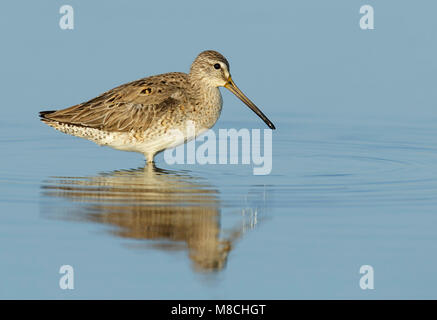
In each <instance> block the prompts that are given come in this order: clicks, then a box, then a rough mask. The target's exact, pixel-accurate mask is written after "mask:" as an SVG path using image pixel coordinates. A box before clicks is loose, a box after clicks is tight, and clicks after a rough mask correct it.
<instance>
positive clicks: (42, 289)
mask: <svg viewBox="0 0 437 320" xmlns="http://www.w3.org/2000/svg"><path fill="white" fill-rule="evenodd" d="M20 3H21V4H22V1H18V2H17V4H15V3H14V4H12V3H10V4H8V10H2V13H0V14H2V19H0V21H1V22H0V23H8V24H7V26H8V27H7V28H6V25H3V27H2V28H0V30H2V31H1V32H2V35H3V36H2V39H3V41H4V43H5V46H4V50H3V51H2V53H1V61H2V62H4V66H3V67H2V77H1V79H0V85H1V87H2V88H5V90H4V92H2V102H1V104H2V117H1V118H0V150H1V160H0V297H1V298H38V299H47V298H55V299H62V298H67V299H75V298H118V299H126V298H141V299H142V298H144V299H190V298H199V299H211V298H213V299H221V298H224V299H234V298H240V299H242V298H245V299H251V298H253V299H274V298H278V299H292V298H298V299H299V298H333V299H337V298H357V299H368V298H371V299H378V298H436V294H435V288H436V287H437V278H436V276H435V270H436V269H437V258H436V255H435V252H436V249H437V232H436V226H437V216H436V211H437V210H436V209H437V127H436V121H437V113H436V111H435V106H436V101H437V91H436V90H435V74H436V71H437V64H436V62H435V57H436V56H437V46H436V44H435V41H434V40H433V39H434V36H435V30H436V28H437V25H436V21H435V19H434V16H433V12H435V9H436V8H435V5H429V6H425V5H423V4H421V5H419V4H414V5H411V6H399V5H398V2H395V1H385V2H384V3H379V2H378V4H376V3H374V6H375V12H376V13H377V16H376V17H377V18H376V22H375V23H376V29H375V30H373V31H371V32H367V31H362V30H360V29H359V27H358V21H359V13H358V12H359V7H360V5H362V3H361V2H360V1H340V2H338V3H335V4H334V3H333V2H329V5H328V4H327V2H323V3H322V1H316V2H314V1H311V2H308V1H295V2H293V4H291V3H288V2H274V3H272V4H271V6H269V7H266V6H265V3H263V2H259V3H257V2H251V5H250V6H245V5H243V4H238V5H237V4H235V3H232V4H231V3H229V4H228V5H223V6H219V7H217V6H216V5H215V4H213V3H211V4H203V5H202V6H200V7H199V4H197V5H196V7H194V6H195V4H194V2H193V3H190V4H188V3H186V4H185V3H184V6H183V7H180V6H181V5H180V4H175V5H174V6H170V7H169V5H167V4H158V3H156V4H155V5H154V6H153V8H151V7H150V6H147V5H146V4H144V3H143V2H141V1H130V2H129V5H127V4H126V5H125V4H123V5H122V4H121V2H120V3H117V2H109V1H108V2H107V5H105V7H102V6H100V5H98V4H91V3H89V2H87V1H77V4H76V5H75V10H76V12H77V14H78V16H77V19H76V28H75V30H72V31H71V32H66V31H62V30H60V29H59V27H58V25H57V23H58V20H57V19H58V9H59V6H60V5H61V4H64V3H60V2H59V3H57V2H56V1H55V2H54V3H56V5H54V4H49V3H38V4H36V3H33V2H32V3H30V2H29V3H28V4H27V5H28V8H27V9H28V10H25V11H23V10H22V9H20V7H19V4H20ZM23 3H24V2H23ZM58 4H59V5H58ZM229 8H232V10H229ZM194 9H196V10H194ZM150 10H153V12H150ZM162 12H165V13H166V14H165V15H164V14H161V13H162ZM180 12H186V15H187V16H184V18H183V19H182V18H181V17H180V14H179V13H180ZM198 12H201V13H204V14H202V15H198V14H197V13H198ZM6 13H8V14H6ZM207 13H210V14H207ZM223 16H229V23H225V24H223ZM254 18H256V19H255V20H254ZM23 19H24V20H25V21H28V22H29V23H31V24H32V26H33V27H32V28H29V27H28V26H27V25H26V24H24V23H18V22H17V21H23ZM5 21H6V22H5ZM163 21H165V22H166V23H164V24H163V23H162V22H163ZM406 21H408V23H407V22H406ZM157 22H160V24H159V25H160V26H161V28H160V29H159V30H157V31H156V28H155V29H153V28H152V27H153V26H155V25H156V23H157ZM206 23H207V24H208V26H209V27H208V28H199V24H201V25H205V24H206ZM144 30H149V31H148V32H146V35H147V36H145V31H144ZM150 30H155V31H153V32H152V31H150ZM235 30H236V31H237V32H233V31H235ZM242 37H244V42H242V41H241V39H243V38H242ZM114 39H116V41H115V40H114ZM138 39H146V40H147V41H138ZM163 39H171V41H163ZM182 40H183V41H182ZM175 46H177V48H178V49H177V50H175ZM126 48H134V49H132V50H126ZM210 48H212V49H217V50H219V51H221V52H222V53H224V54H225V55H226V56H227V57H228V58H229V60H230V63H231V71H232V74H233V78H234V80H235V81H236V83H237V84H238V85H239V87H240V88H241V89H243V91H245V93H246V94H247V95H248V96H249V97H250V98H251V99H253V100H254V102H255V103H256V104H257V105H259V107H260V108H261V109H262V110H263V111H264V112H265V113H266V115H267V116H268V117H269V118H270V119H271V120H272V121H273V122H274V123H275V125H276V127H277V128H278V129H277V130H276V131H274V132H273V167H272V172H271V174H269V175H266V176H254V175H253V174H252V170H253V166H252V165H197V164H196V165H172V166H170V165H168V164H166V163H165V162H164V160H163V157H162V155H161V156H158V157H157V163H156V168H144V159H143V157H142V156H141V155H139V154H133V153H127V152H120V151H116V150H111V149H109V148H104V147H98V146H97V145H95V144H93V143H91V142H88V141H84V140H81V139H78V138H74V137H70V136H67V135H63V134H61V133H59V132H55V131H54V130H53V129H51V128H49V127H47V126H45V125H43V124H42V123H40V122H39V120H38V118H37V112H38V111H40V110H43V109H50V108H59V107H66V106H69V105H73V104H75V103H79V102H82V101H84V100H87V99H89V98H92V97H94V96H95V95H97V94H99V93H101V92H103V91H105V90H107V89H110V88H112V87H114V86H116V85H119V84H121V83H123V82H127V81H131V80H134V79H137V78H140V77H143V76H145V75H151V74H156V73H161V72H166V71H186V70H187V69H188V66H189V64H190V63H191V60H192V59H193V58H194V56H195V55H196V54H197V53H198V52H200V51H201V50H204V49H210ZM103 53H104V54H103ZM223 99H224V109H223V114H222V116H221V118H220V120H219V122H218V123H217V125H216V127H215V128H214V129H215V130H218V129H219V128H236V129H240V128H249V129H252V128H264V123H263V122H262V121H261V120H259V119H258V118H257V117H256V116H255V115H254V114H253V113H251V112H250V110H248V109H247V108H246V107H245V106H244V105H243V104H242V103H241V102H239V101H238V100H237V99H236V98H235V97H233V96H232V95H231V94H229V93H228V92H225V91H223ZM216 132H217V131H216ZM66 264H69V265H72V266H73V267H74V271H75V289H74V290H65V291H63V290H61V289H60V288H59V285H58V283H59V278H60V274H59V268H60V266H61V265H66ZM362 265H371V266H372V267H373V268H374V271H375V289H374V290H361V288H360V286H359V279H360V276H361V275H360V273H359V269H360V267H361V266H362Z"/></svg>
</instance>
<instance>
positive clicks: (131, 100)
mask: <svg viewBox="0 0 437 320" xmlns="http://www.w3.org/2000/svg"><path fill="white" fill-rule="evenodd" d="M186 77H187V75H186V74H184V73H167V74H164V75H158V76H152V77H148V78H143V79H139V80H136V81H133V82H130V83H127V84H124V85H121V86H119V87H116V88H114V89H111V90H109V91H107V92H105V93H103V94H101V95H100V96H98V97H96V98H94V99H91V100H89V101H87V102H84V103H81V104H78V105H75V106H72V107H69V108H66V109H62V110H58V111H55V112H46V113H44V112H43V113H42V114H41V117H42V118H43V120H49V121H57V122H60V123H65V124H72V125H78V126H83V127H90V128H96V129H101V130H105V131H117V132H127V131H130V130H132V129H134V130H146V129H147V128H148V127H149V126H150V125H151V124H152V123H153V121H154V120H156V119H158V118H160V117H161V116H162V115H163V114H164V113H167V112H171V110H172V109H174V108H176V107H178V106H179V105H181V104H183V103H184V102H185V101H184V94H183V85H184V83H185V81H186Z"/></svg>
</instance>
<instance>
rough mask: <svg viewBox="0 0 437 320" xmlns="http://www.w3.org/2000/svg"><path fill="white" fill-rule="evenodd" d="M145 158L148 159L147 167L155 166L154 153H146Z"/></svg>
mask: <svg viewBox="0 0 437 320" xmlns="http://www.w3.org/2000/svg"><path fill="white" fill-rule="evenodd" d="M144 156H145V157H146V165H147V166H149V165H150V166H154V165H155V161H154V158H155V154H154V153H145V154H144Z"/></svg>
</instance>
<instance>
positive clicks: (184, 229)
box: [42, 166, 256, 271]
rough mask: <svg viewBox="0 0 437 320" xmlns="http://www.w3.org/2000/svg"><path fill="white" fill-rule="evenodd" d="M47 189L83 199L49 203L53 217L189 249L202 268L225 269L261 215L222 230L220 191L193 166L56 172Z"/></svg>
mask: <svg viewBox="0 0 437 320" xmlns="http://www.w3.org/2000/svg"><path fill="white" fill-rule="evenodd" d="M42 190H43V196H45V197H49V198H51V197H56V198H67V199H69V200H71V201H74V202H78V205H77V206H73V209H71V207H70V206H69V209H65V207H60V206H59V205H57V206H56V203H55V207H54V208H53V207H46V208H44V210H43V212H44V213H45V214H49V216H50V217H54V218H57V219H66V220H80V221H92V222H98V223H102V224H106V225H110V226H113V227H115V228H112V229H111V231H110V232H111V233H112V234H114V235H116V236H119V237H123V238H130V239H137V240H149V245H151V246H153V247H154V248H159V249H161V250H166V251H172V250H177V249H181V248H183V249H184V250H185V249H186V250H187V251H188V254H189V257H190V259H191V261H192V262H193V265H194V269H195V270H196V271H219V270H222V269H223V268H224V267H225V266H226V262H227V258H228V255H229V252H230V251H231V250H232V247H233V244H234V242H235V240H237V239H238V238H240V237H241V236H242V235H243V234H244V232H245V231H246V230H247V229H248V227H249V228H251V227H253V226H254V221H255V222H256V216H249V219H247V216H246V218H244V220H243V221H242V223H241V224H239V226H238V227H234V228H231V229H229V230H222V229H221V224H220V208H221V205H220V201H219V197H218V191H217V190H215V189H214V188H213V187H212V186H210V185H208V184H207V183H206V182H202V179H199V178H195V177H193V176H191V175H190V174H189V173H188V172H187V171H169V170H163V169H158V168H156V167H152V166H147V167H146V168H141V169H133V170H120V171H113V172H110V173H102V174H99V175H98V176H93V177H79V178H73V177H52V178H50V179H49V180H47V181H45V182H44V183H43V185H42ZM243 212H247V210H243ZM223 234H225V236H223ZM150 242H151V244H150Z"/></svg>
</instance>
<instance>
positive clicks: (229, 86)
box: [225, 77, 276, 130]
mask: <svg viewBox="0 0 437 320" xmlns="http://www.w3.org/2000/svg"><path fill="white" fill-rule="evenodd" d="M225 88H226V89H228V90H229V91H231V92H232V93H233V94H235V95H236V96H237V97H238V98H239V99H240V100H241V101H243V102H244V103H245V104H246V105H247V106H248V107H249V108H250V109H252V111H253V112H255V113H256V114H257V115H258V117H260V118H261V119H263V121H264V122H265V123H266V124H267V125H268V126H269V128H270V129H273V130H274V129H276V128H275V126H274V124H273V123H272V122H271V121H270V120H269V119H268V118H267V117H266V116H265V115H264V113H262V112H261V110H260V109H258V107H257V106H256V105H255V104H254V103H253V102H252V101H250V100H249V98H248V97H246V96H245V95H244V93H243V92H241V90H240V89H238V87H237V85H236V84H235V83H234V81H233V80H232V78H231V77H229V80H228V82H227V83H226V84H225Z"/></svg>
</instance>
